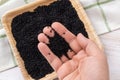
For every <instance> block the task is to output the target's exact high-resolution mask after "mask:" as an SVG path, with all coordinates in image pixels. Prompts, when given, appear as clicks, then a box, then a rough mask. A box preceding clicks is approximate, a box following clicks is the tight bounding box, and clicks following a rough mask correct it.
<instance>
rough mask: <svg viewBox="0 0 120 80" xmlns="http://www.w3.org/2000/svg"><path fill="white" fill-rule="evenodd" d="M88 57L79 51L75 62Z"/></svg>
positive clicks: (74, 58) (82, 51)
mask: <svg viewBox="0 0 120 80" xmlns="http://www.w3.org/2000/svg"><path fill="white" fill-rule="evenodd" d="M85 57H87V54H86V53H85V51H84V50H81V51H79V52H78V53H77V54H76V55H74V56H73V58H72V59H73V60H74V61H78V62H79V61H80V60H81V59H83V58H85Z"/></svg>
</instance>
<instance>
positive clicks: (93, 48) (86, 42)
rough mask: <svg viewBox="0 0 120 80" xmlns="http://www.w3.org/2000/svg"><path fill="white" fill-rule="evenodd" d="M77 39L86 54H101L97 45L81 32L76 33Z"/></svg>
mask: <svg viewBox="0 0 120 80" xmlns="http://www.w3.org/2000/svg"><path fill="white" fill-rule="evenodd" d="M77 41H78V43H79V44H80V46H81V47H82V48H83V49H84V50H85V51H86V53H87V54H88V55H92V56H93V55H94V56H95V55H97V54H101V51H100V49H99V48H98V47H97V45H96V44H95V43H94V42H93V41H91V40H90V39H87V38H86V37H84V36H83V35H82V34H81V33H80V34H78V35H77Z"/></svg>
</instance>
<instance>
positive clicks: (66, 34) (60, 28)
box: [51, 22, 76, 43]
mask: <svg viewBox="0 0 120 80" xmlns="http://www.w3.org/2000/svg"><path fill="white" fill-rule="evenodd" d="M51 26H52V28H53V29H54V30H55V31H56V32H57V33H58V34H59V35H60V36H61V37H63V38H64V39H65V40H66V42H68V43H70V42H71V41H72V40H73V39H75V38H76V36H75V35H74V34H72V33H71V32H70V31H68V30H67V29H66V28H65V27H64V25H62V24H61V23H59V22H54V23H53V24H52V25H51Z"/></svg>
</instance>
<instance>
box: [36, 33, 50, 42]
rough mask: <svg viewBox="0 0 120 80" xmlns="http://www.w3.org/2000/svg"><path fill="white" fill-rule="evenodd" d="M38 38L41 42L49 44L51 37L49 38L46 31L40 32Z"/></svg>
mask: <svg viewBox="0 0 120 80" xmlns="http://www.w3.org/2000/svg"><path fill="white" fill-rule="evenodd" d="M38 40H39V41H40V42H43V43H46V44H49V39H48V37H47V36H46V35H45V34H44V33H40V34H39V35H38Z"/></svg>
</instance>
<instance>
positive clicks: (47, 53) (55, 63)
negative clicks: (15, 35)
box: [38, 42, 62, 71]
mask: <svg viewBox="0 0 120 80" xmlns="http://www.w3.org/2000/svg"><path fill="white" fill-rule="evenodd" d="M38 49H39V51H40V52H41V53H42V55H43V56H44V57H45V58H46V59H47V61H48V62H49V64H50V65H51V66H52V68H53V69H54V70H55V71H57V70H58V69H59V67H60V66H61V65H62V61H61V60H60V59H59V58H58V57H57V56H55V55H54V54H53V52H52V51H51V50H50V49H49V48H48V46H47V45H46V44H44V43H42V42H41V43H39V44H38Z"/></svg>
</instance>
